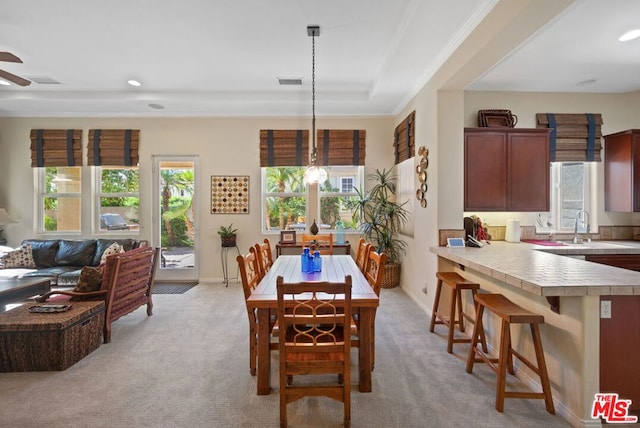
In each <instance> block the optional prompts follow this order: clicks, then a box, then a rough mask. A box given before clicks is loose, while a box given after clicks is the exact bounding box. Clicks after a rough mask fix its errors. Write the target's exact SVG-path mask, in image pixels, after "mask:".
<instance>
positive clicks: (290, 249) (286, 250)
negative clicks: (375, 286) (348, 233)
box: [276, 241, 351, 256]
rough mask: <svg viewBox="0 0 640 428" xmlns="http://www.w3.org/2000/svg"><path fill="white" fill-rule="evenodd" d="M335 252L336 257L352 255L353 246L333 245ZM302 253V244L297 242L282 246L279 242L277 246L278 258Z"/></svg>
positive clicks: (345, 244)
mask: <svg viewBox="0 0 640 428" xmlns="http://www.w3.org/2000/svg"><path fill="white" fill-rule="evenodd" d="M333 251H334V254H335V255H345V254H346V255H351V244H349V241H347V242H345V243H344V244H336V243H335V242H334V244H333ZM300 253H302V242H296V243H295V244H282V243H280V242H278V243H277V244H276V256H281V255H288V256H292V255H298V254H300Z"/></svg>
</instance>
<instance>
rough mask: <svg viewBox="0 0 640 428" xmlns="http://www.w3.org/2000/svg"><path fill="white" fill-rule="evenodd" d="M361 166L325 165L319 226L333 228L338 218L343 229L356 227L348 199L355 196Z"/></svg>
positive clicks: (358, 187)
mask: <svg viewBox="0 0 640 428" xmlns="http://www.w3.org/2000/svg"><path fill="white" fill-rule="evenodd" d="M363 169H364V168H363V167H361V166H330V167H327V175H328V179H327V181H326V182H325V183H324V184H322V185H321V186H320V224H319V226H320V228H321V229H323V228H324V229H332V230H333V229H335V228H336V223H337V222H338V220H341V221H342V224H343V225H344V228H345V229H356V228H357V227H358V225H357V224H353V218H352V217H353V210H351V209H349V208H348V201H349V200H351V199H353V198H355V197H357V195H358V194H357V193H356V189H360V183H362V174H363Z"/></svg>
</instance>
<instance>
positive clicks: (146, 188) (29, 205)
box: [0, 117, 394, 280]
mask: <svg viewBox="0 0 640 428" xmlns="http://www.w3.org/2000/svg"><path fill="white" fill-rule="evenodd" d="M309 126H310V121H309V120H307V119H305V118H172V119H132V118H121V119H111V118H110V119H106V118H105V119H96V118H1V119H0V153H2V156H0V171H1V172H0V174H1V177H0V178H1V181H0V207H3V208H6V209H7V211H8V212H9V213H10V214H11V215H12V216H14V217H16V218H18V219H20V223H18V224H15V225H10V226H7V227H6V235H7V237H8V241H9V242H8V244H9V245H13V246H17V245H18V244H19V243H20V242H21V241H22V240H23V239H25V238H33V237H36V236H35V233H34V230H35V229H34V219H33V213H34V202H35V200H36V198H35V196H33V194H34V177H33V170H32V169H31V167H30V165H31V158H30V157H31V155H30V150H29V145H30V141H29V132H30V130H31V129H35V128H49V129H68V128H74V129H82V130H83V151H84V152H85V154H84V156H83V159H85V158H86V141H87V135H88V130H89V129H92V128H133V129H140V189H141V193H140V222H141V223H140V227H141V229H140V238H142V239H148V240H151V239H152V235H153V234H152V230H151V227H152V225H151V214H152V192H151V186H152V173H151V162H152V156H153V155H198V156H199V168H200V170H199V171H197V174H198V176H197V177H198V178H197V180H198V183H197V185H198V186H199V193H198V194H197V195H196V196H197V198H198V203H199V205H198V212H197V214H196V216H197V217H196V221H197V224H198V228H199V234H200V250H201V251H200V278H202V279H203V280H206V279H217V278H221V277H222V267H221V264H220V242H219V237H218V235H217V233H216V231H217V229H218V227H219V226H220V225H223V224H224V225H228V224H229V223H231V222H233V224H234V227H238V228H239V229H240V232H239V236H238V246H239V248H240V250H241V251H245V250H248V248H249V246H250V245H252V244H254V243H255V242H258V241H259V240H262V238H263V235H262V232H261V203H260V160H259V130H260V129H268V128H271V129H298V128H302V129H306V128H309ZM317 126H318V128H336V129H365V130H366V131H367V142H366V147H367V155H366V164H367V165H366V168H365V175H366V174H367V173H368V172H369V171H371V170H372V169H373V168H388V167H390V166H392V165H393V150H392V143H393V128H394V124H393V120H392V118H390V117H379V118H378V117H376V118H358V117H353V118H318V123H317ZM211 175H249V176H250V198H251V200H250V212H249V214H248V215H230V214H218V215H212V214H211V213H210V187H211V184H210V177H211ZM83 181H84V183H83V190H84V191H85V194H86V193H88V192H90V168H89V167H85V168H83ZM90 203H91V201H89V198H88V197H87V198H84V200H83V222H84V224H85V225H89V224H90V222H91V217H90V209H91V207H90ZM85 229H87V230H88V229H89V228H88V227H85ZM58 236H60V235H58ZM64 237H70V238H79V237H80V236H69V235H66V236H64ZM83 237H86V236H83ZM265 237H268V238H269V239H270V240H271V242H272V243H275V242H277V241H278V239H279V235H265ZM348 238H349V239H350V241H354V242H357V237H356V236H353V237H348ZM155 244H157V243H155Z"/></svg>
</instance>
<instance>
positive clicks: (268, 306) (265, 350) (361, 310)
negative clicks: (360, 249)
mask: <svg viewBox="0 0 640 428" xmlns="http://www.w3.org/2000/svg"><path fill="white" fill-rule="evenodd" d="M321 258H322V270H321V271H320V272H313V273H308V272H302V268H301V267H302V262H301V256H299V255H296V256H280V257H278V258H277V259H276V260H275V261H274V263H273V266H271V269H270V270H269V271H268V272H267V273H266V274H265V276H264V278H262V280H261V281H260V283H259V284H258V285H257V286H256V288H255V289H254V290H253V291H252V292H251V296H249V298H248V299H247V305H248V306H249V308H253V309H255V310H256V312H257V318H258V338H257V340H258V361H257V365H258V367H257V378H258V379H257V389H258V395H268V394H269V393H270V392H271V352H270V343H271V332H270V331H269V330H270V328H269V326H270V325H271V324H272V323H270V314H272V313H274V312H275V311H276V310H277V308H278V293H277V290H276V280H277V278H278V276H282V277H283V279H284V281H285V282H308V281H328V282H344V280H345V276H346V275H351V281H352V283H351V284H352V285H351V311H352V313H353V314H358V315H357V316H358V323H359V327H358V336H359V346H358V373H359V374H358V376H359V385H358V389H359V391H360V392H371V370H372V357H373V355H374V352H375V349H373V343H374V342H373V340H372V339H373V338H372V334H373V331H374V330H373V328H372V327H373V323H374V322H375V317H374V315H375V310H376V308H377V307H378V305H379V303H380V300H379V298H378V295H377V294H376V293H375V291H374V290H373V288H372V287H371V285H369V282H368V281H367V279H366V278H365V276H364V275H363V274H362V272H361V271H360V269H359V268H358V266H357V265H356V263H355V261H354V260H353V258H352V257H351V256H348V255H325V256H322V257H321Z"/></svg>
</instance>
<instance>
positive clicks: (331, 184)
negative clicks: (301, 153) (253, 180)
mask: <svg viewBox="0 0 640 428" xmlns="http://www.w3.org/2000/svg"><path fill="white" fill-rule="evenodd" d="M325 168H326V170H327V174H328V178H327V181H325V182H324V183H321V184H320V185H319V186H318V188H319V194H315V191H314V192H313V194H311V191H309V192H307V190H310V189H312V188H314V189H315V187H311V188H310V189H307V188H306V186H305V185H304V183H303V182H302V179H303V176H304V170H305V167H266V168H262V189H263V191H262V195H263V218H264V219H265V223H264V230H265V231H278V230H298V231H305V230H308V228H309V226H310V225H311V222H313V220H314V219H319V221H317V224H318V227H319V228H320V230H333V229H335V227H336V223H337V221H338V220H341V221H342V222H343V224H344V227H345V229H350V228H352V229H355V228H356V227H357V225H354V224H353V220H352V210H351V209H350V208H349V207H348V201H349V200H350V199H352V198H355V197H356V196H357V193H356V191H355V189H356V188H360V185H361V183H362V174H363V167H361V166H332V167H325ZM316 198H318V200H319V207H320V209H319V211H320V212H319V213H312V212H309V204H308V202H309V201H310V200H316ZM307 213H309V214H308V215H309V217H310V222H307Z"/></svg>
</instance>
